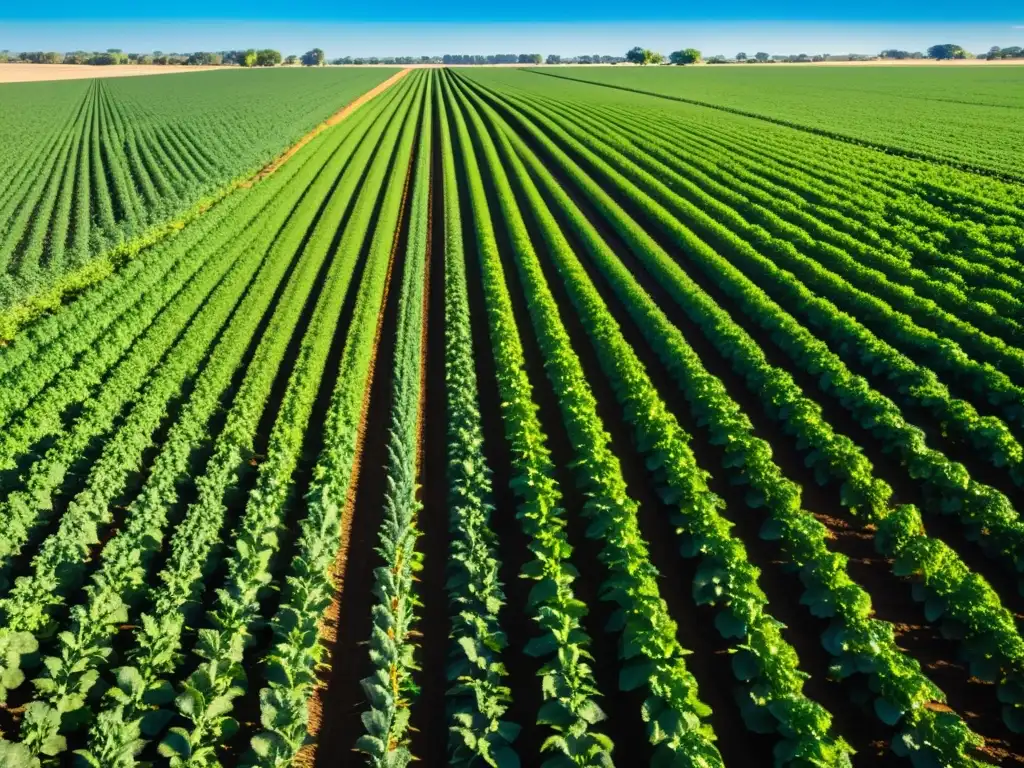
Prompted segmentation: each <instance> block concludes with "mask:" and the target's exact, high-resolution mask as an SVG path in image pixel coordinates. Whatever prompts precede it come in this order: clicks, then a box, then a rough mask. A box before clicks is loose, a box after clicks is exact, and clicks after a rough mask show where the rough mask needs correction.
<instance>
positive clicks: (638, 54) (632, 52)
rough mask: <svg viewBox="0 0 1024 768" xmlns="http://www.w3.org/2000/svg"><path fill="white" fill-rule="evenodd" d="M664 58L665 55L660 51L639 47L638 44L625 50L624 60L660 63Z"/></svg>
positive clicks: (633, 62) (632, 62)
mask: <svg viewBox="0 0 1024 768" xmlns="http://www.w3.org/2000/svg"><path fill="white" fill-rule="evenodd" d="M664 60H665V57H664V56H662V55H661V54H660V53H657V52H655V51H652V50H650V49H649V48H641V47H640V46H639V45H638V46H637V47H636V48H630V49H629V50H628V51H626V61H628V62H630V63H631V64H641V65H643V64H660V63H661V62H662V61H664Z"/></svg>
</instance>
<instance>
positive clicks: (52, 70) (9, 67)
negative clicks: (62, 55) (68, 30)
mask: <svg viewBox="0 0 1024 768" xmlns="http://www.w3.org/2000/svg"><path fill="white" fill-rule="evenodd" d="M207 69H236V67H214V66H209V67H204V66H195V67H192V66H189V67H185V66H177V65H175V66H167V65H162V64H112V65H110V66H103V67H98V66H91V65H89V64H26V63H23V62H11V63H5V64H0V83H32V82H39V81H42V80H85V79H87V78H90V77H138V76H139V75H173V74H175V73H177V72H202V71H204V70H207Z"/></svg>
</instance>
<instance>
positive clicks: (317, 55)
mask: <svg viewBox="0 0 1024 768" xmlns="http://www.w3.org/2000/svg"><path fill="white" fill-rule="evenodd" d="M324 58H325V57H324V52H323V50H322V49H320V48H314V49H313V50H311V51H306V52H305V53H304V54H302V64H303V66H306V67H322V66H323V65H324Z"/></svg>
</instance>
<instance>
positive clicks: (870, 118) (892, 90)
mask: <svg viewBox="0 0 1024 768" xmlns="http://www.w3.org/2000/svg"><path fill="white" fill-rule="evenodd" d="M539 71H543V72H545V73H550V74H557V75H558V76H561V77H571V78H574V79H580V80H586V81H588V82H594V83H601V84H604V85H613V86H617V87H620V88H630V89H636V90H640V91H647V92H650V93H654V94H660V95H664V96H671V97H674V98H678V99H682V100H688V101H692V102H700V103H703V104H707V105H712V106H715V107H720V108H723V109H730V110H738V111H740V112H743V113H746V114H750V115H754V116H759V117H763V118H765V119H768V120H776V121H781V122H784V123H788V124H791V125H792V126H797V127H801V128H805V129H808V130H816V131H824V132H827V133H830V134H835V135H837V136H841V137H844V138H848V139H852V140H855V141H860V142H868V143H871V144H874V145H877V146H879V147H882V148H888V149H890V150H891V151H895V152H909V153H914V154H917V155H921V156H924V157H925V159H937V160H941V161H943V162H948V163H956V164H963V165H967V166H974V167H976V168H978V169H983V170H986V171H990V172H994V173H1000V174H1007V175H1011V176H1014V177H1016V180H1017V181H1021V180H1024V127H1022V125H1024V116H1022V111H1024V66H993V67H985V66H960V67H934V66H924V67H906V66H903V67H901V66H888V67H886V66H869V67H814V66H809V67H797V68H796V69H795V70H794V68H793V67H789V66H781V65H777V66H771V65H768V66H758V65H749V66H743V67H739V66H732V67H721V66H719V67H714V66H710V67H646V68H643V69H637V68H624V67H573V68H572V69H571V70H570V69H558V68H554V69H545V70H539Z"/></svg>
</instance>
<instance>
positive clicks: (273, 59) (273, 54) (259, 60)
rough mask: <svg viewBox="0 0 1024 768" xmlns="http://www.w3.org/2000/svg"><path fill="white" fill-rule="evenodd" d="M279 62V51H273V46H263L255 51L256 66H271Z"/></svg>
mask: <svg viewBox="0 0 1024 768" xmlns="http://www.w3.org/2000/svg"><path fill="white" fill-rule="evenodd" d="M280 63H281V52H280V51H275V50H274V49H273V48H264V49H262V50H259V51H256V66H257V67H272V66H274V65H275V64H280Z"/></svg>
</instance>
